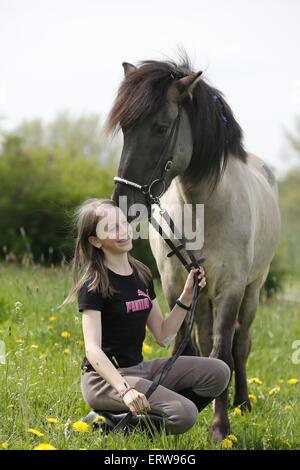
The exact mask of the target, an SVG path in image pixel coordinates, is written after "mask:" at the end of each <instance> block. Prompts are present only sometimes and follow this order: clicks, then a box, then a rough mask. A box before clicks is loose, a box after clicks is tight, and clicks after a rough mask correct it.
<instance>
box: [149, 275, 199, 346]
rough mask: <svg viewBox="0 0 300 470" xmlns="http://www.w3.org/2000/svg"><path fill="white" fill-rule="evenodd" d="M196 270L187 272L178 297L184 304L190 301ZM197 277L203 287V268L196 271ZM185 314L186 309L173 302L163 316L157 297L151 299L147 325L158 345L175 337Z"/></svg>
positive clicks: (163, 344)
mask: <svg viewBox="0 0 300 470" xmlns="http://www.w3.org/2000/svg"><path fill="white" fill-rule="evenodd" d="M197 271H198V270H197V269H192V270H191V271H190V272H189V274H188V277H187V280H186V283H185V286H184V289H183V291H182V294H181V295H180V297H179V300H180V301H181V302H182V303H184V304H185V305H190V303H191V301H192V294H193V282H194V275H195V274H196V273H197ZM198 279H199V286H201V287H204V286H205V284H206V280H205V275H204V269H203V268H201V269H200V273H198ZM186 314H187V310H185V309H184V308H182V307H180V306H179V305H177V304H175V306H174V307H173V309H172V310H171V312H170V313H169V315H168V316H167V318H164V317H163V315H162V312H161V309H160V306H159V303H158V301H157V299H154V300H153V301H152V309H151V311H150V314H149V316H148V320H147V326H148V327H149V330H150V332H151V334H152V336H153V337H154V339H155V340H156V341H157V343H158V344H159V345H160V346H163V347H166V346H168V344H169V343H170V342H171V341H172V339H174V338H175V336H176V334H177V332H178V330H179V328H180V326H181V324H182V323H183V320H184V319H185V316H186Z"/></svg>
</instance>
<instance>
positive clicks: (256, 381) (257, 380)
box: [248, 377, 262, 385]
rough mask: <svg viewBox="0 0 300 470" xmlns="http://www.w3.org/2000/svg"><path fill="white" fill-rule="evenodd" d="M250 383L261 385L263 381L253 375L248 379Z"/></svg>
mask: <svg viewBox="0 0 300 470" xmlns="http://www.w3.org/2000/svg"><path fill="white" fill-rule="evenodd" d="M248 382H249V384H255V385H261V384H262V381H261V380H260V379H259V378H258V377H252V378H251V379H249V380H248Z"/></svg>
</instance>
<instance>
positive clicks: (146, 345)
mask: <svg viewBox="0 0 300 470" xmlns="http://www.w3.org/2000/svg"><path fill="white" fill-rule="evenodd" d="M143 352H144V353H145V354H147V353H152V352H153V349H152V348H151V346H149V345H148V344H147V343H145V342H144V343H143Z"/></svg>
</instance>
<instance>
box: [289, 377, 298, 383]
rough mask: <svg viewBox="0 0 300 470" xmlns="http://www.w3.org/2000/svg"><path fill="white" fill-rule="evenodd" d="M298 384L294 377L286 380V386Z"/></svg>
mask: <svg viewBox="0 0 300 470" xmlns="http://www.w3.org/2000/svg"><path fill="white" fill-rule="evenodd" d="M298 382H299V380H298V379H295V378H294V377H293V378H291V379H289V380H288V384H290V385H296V384H297V383H298Z"/></svg>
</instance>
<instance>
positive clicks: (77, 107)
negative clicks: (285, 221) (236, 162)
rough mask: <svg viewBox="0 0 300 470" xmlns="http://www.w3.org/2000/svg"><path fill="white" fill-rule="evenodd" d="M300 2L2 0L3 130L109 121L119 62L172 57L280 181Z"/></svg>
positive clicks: (295, 111)
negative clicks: (182, 58) (98, 118)
mask: <svg viewBox="0 0 300 470" xmlns="http://www.w3.org/2000/svg"><path fill="white" fill-rule="evenodd" d="M299 20H300V1H299V0H251V1H250V0H226V1H224V0H190V1H185V2H184V1H183V0H180V1H178V0H151V1H150V0H140V1H138V0H124V1H121V0H0V60H1V62H0V64H1V65H0V116H1V120H0V127H2V129H4V130H10V129H12V128H13V127H15V126H16V125H17V124H19V123H20V121H21V120H22V119H33V118H37V117H41V118H42V119H43V121H44V122H49V121H50V120H52V119H54V118H55V116H56V115H57V113H58V112H60V111H65V110H68V111H69V112H70V114H73V115H74V116H79V115H81V114H83V113H87V114H88V113H92V112H96V113H99V114H101V115H102V116H103V119H104V118H105V117H106V115H107V112H108V111H109V109H110V106H111V104H112V101H113V99H114V97H115V94H116V91H117V88H118V85H119V83H120V81H121V79H122V78H123V68H122V66H121V63H122V62H123V61H126V62H132V63H137V62H138V61H139V60H144V59H164V56H165V55H168V56H171V57H172V58H176V48H177V46H178V45H181V46H184V47H185V49H186V50H187V52H188V54H189V55H190V57H191V59H192V62H193V64H194V67H195V69H197V70H203V69H206V71H205V76H206V77H207V78H208V79H209V80H210V83H211V84H212V85H214V86H216V87H217V88H219V89H220V90H221V91H223V92H224V93H225V96H226V99H227V101H228V103H229V105H230V106H231V107H232V109H233V112H234V114H235V116H236V118H237V120H238V122H239V123H240V125H241V126H242V128H243V130H244V134H245V145H246V149H247V150H249V151H251V152H253V153H256V154H257V155H259V156H260V157H262V158H263V159H264V160H265V161H266V162H268V163H270V164H271V165H272V166H273V168H274V169H275V171H276V173H277V175H278V176H280V175H282V174H283V173H284V171H285V170H286V169H287V168H288V167H289V166H290V165H291V164H293V162H295V161H296V160H295V158H294V160H293V158H292V155H291V151H290V150H289V149H288V148H285V145H284V141H285V139H284V129H286V130H289V131H291V132H292V133H293V132H294V131H295V117H296V116H297V115H298V116H299V115H300V60H299V55H300V54H299V46H300V28H299Z"/></svg>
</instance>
